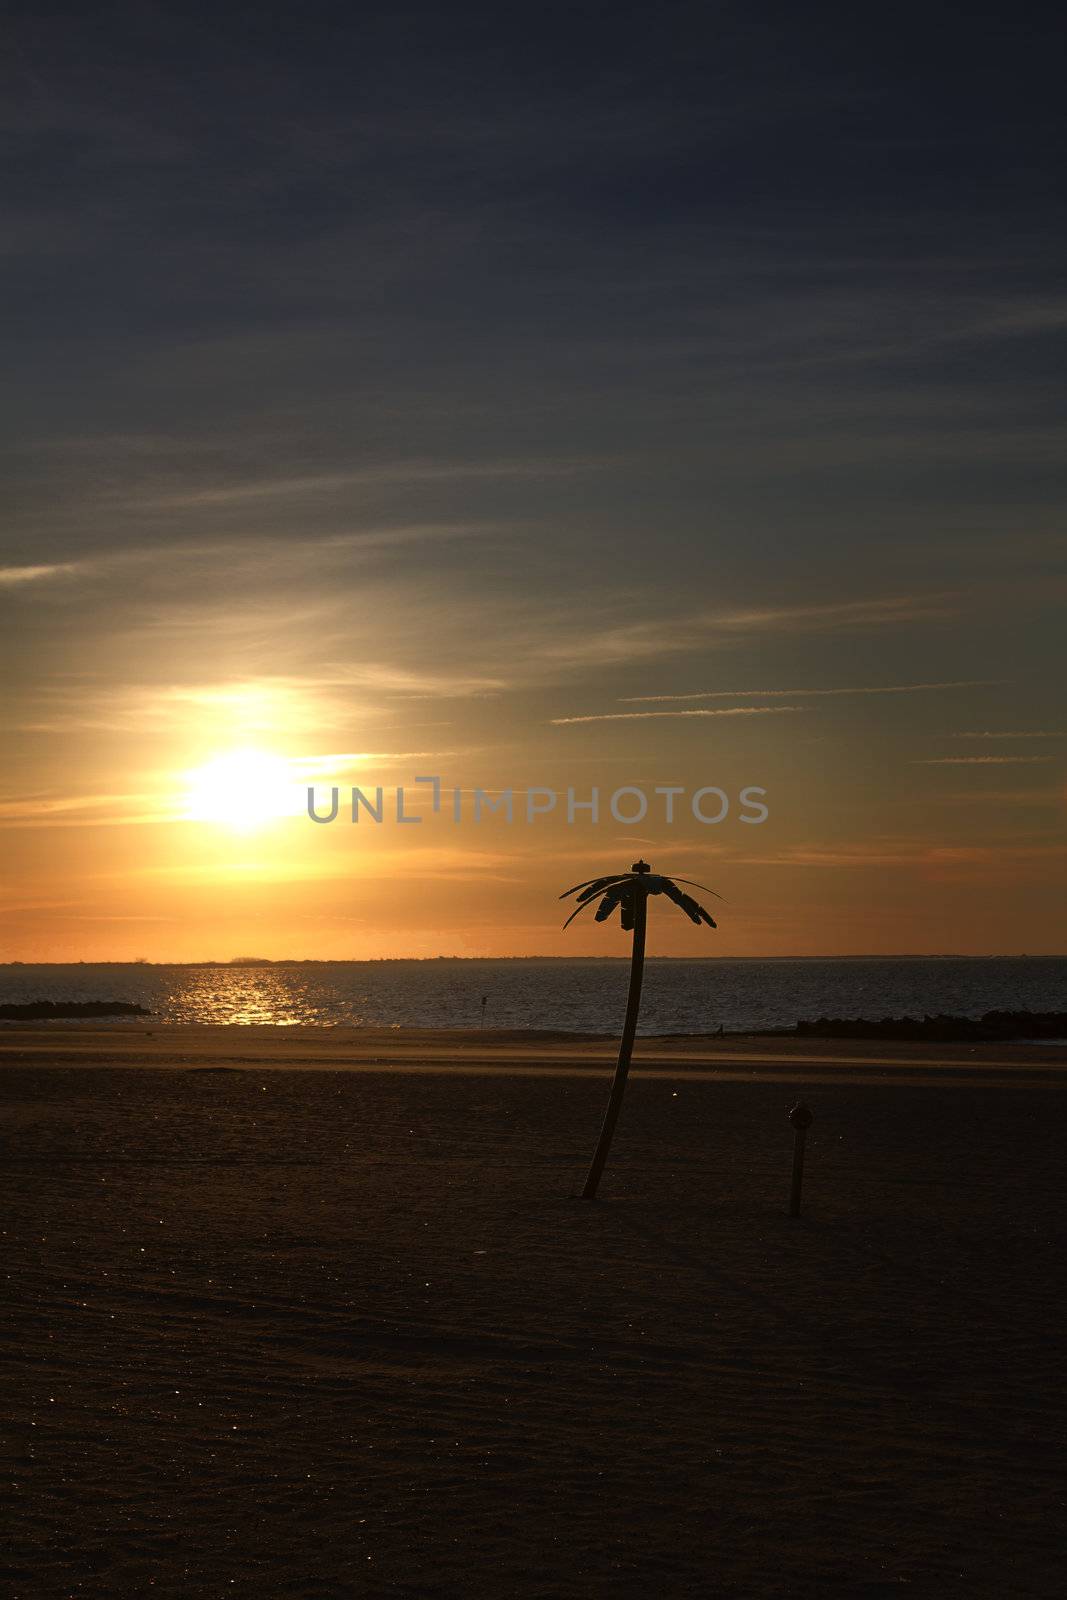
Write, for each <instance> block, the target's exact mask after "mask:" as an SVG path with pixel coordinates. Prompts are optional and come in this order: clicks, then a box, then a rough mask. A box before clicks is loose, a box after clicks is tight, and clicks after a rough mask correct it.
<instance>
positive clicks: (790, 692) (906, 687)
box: [619, 678, 1052, 739]
mask: <svg viewBox="0 0 1067 1600" xmlns="http://www.w3.org/2000/svg"><path fill="white" fill-rule="evenodd" d="M1004 681H1005V680H1004V679H1002V678H961V679H959V680H956V681H953V682H951V683H886V684H874V685H871V686H868V687H864V688H856V689H848V688H833V689H698V690H695V691H694V692H692V693H690V694H630V695H622V696H620V699H619V704H620V705H646V704H649V705H650V704H652V703H653V702H657V703H658V702H665V701H668V700H670V701H675V700H774V699H783V700H788V699H793V698H794V697H795V696H797V695H800V696H803V697H806V698H811V697H813V696H816V695H839V694H844V695H856V694H860V695H863V694H920V693H924V692H927V691H929V690H933V689H987V688H991V687H994V686H995V685H996V684H998V683H1002V682H1004ZM954 737H955V738H958V739H970V738H974V739H978V738H989V739H992V738H996V737H997V735H995V734H963V733H960V734H955V735H954ZM1001 737H1004V738H1009V737H1011V735H1008V734H1005V735H1002V736H1001ZM1033 737H1037V736H1036V735H1034V736H1033ZM1044 737H1049V738H1051V737H1052V735H1045V736H1044Z"/></svg>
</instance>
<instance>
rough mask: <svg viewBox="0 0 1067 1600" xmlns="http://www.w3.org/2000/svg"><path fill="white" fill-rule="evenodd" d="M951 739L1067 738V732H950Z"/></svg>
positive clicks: (1031, 730) (1034, 729) (1041, 730)
mask: <svg viewBox="0 0 1067 1600" xmlns="http://www.w3.org/2000/svg"><path fill="white" fill-rule="evenodd" d="M949 738H950V739H1067V733H1062V732H1060V731H1058V730H1057V731H1055V732H1050V731H1048V730H1047V729H1038V728H1032V729H1030V730H1029V731H1027V730H1026V729H1018V730H1012V731H1011V732H1008V733H989V732H985V733H950V734H949Z"/></svg>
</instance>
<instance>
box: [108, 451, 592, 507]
mask: <svg viewBox="0 0 1067 1600" xmlns="http://www.w3.org/2000/svg"><path fill="white" fill-rule="evenodd" d="M614 462H615V458H614V457H576V458H575V459H573V460H560V459H545V460H541V459H538V458H536V457H531V458H529V459H527V460H519V461H515V460H512V461H424V460H414V461H391V462H382V463H381V464H380V465H377V466H368V467H360V468H356V469H354V470H352V471H347V472H327V473H311V474H303V475H297V476H294V477H288V478H271V477H257V478H255V479H251V480H248V481H245V482H238V483H223V484H215V485H211V486H207V487H203V488H198V489H183V490H181V491H180V492H178V493H172V494H156V495H151V494H150V495H134V496H130V497H124V502H123V503H124V504H126V505H129V506H135V507H137V508H139V509H141V510H147V511H172V510H183V511H184V510H195V509H196V508H197V507H198V506H230V505H239V504H242V503H247V502H256V501H261V500H273V499H278V498H294V497H300V496H303V495H322V494H333V493H336V492H338V491H343V490H345V489H352V488H360V487H362V486H375V487H377V486H380V485H385V486H390V485H394V484H400V485H403V484H405V483H436V482H448V481H452V480H462V479H465V478H518V479H524V478H535V479H540V478H546V477H567V476H570V475H572V474H575V473H581V472H592V471H597V470H599V469H602V468H605V467H609V466H611V465H613V464H614Z"/></svg>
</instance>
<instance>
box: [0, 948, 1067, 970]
mask: <svg viewBox="0 0 1067 1600" xmlns="http://www.w3.org/2000/svg"><path fill="white" fill-rule="evenodd" d="M647 960H648V962H649V963H655V962H672V963H675V962H684V963H686V964H688V965H695V964H697V963H707V964H709V965H713V964H716V963H721V962H724V961H758V962H768V961H781V962H794V961H1067V951H1046V952H1037V953H1035V954H1033V955H1031V954H1029V953H1028V952H1026V953H1019V952H1012V951H1008V952H1006V953H1003V954H998V953H997V952H995V951H989V952H986V953H985V954H983V955H960V954H958V953H956V952H955V951H952V950H938V951H935V952H934V953H933V954H930V955H923V954H921V953H916V952H914V951H911V952H908V951H900V952H896V953H894V954H892V955H877V954H871V953H865V954H860V955H846V956H842V955H832V954H831V955H819V956H722V955H703V956H657V955H653V956H649V957H647ZM504 961H528V962H533V961H537V962H542V963H549V962H553V963H558V964H559V965H570V966H573V965H574V964H575V963H577V962H583V963H584V962H590V961H595V962H598V963H602V962H613V963H615V964H616V965H620V964H621V965H626V966H629V963H630V957H629V956H628V955H618V956H607V955H605V956H279V957H278V958H277V959H273V958H271V957H267V956H263V957H259V956H257V957H248V958H244V959H235V960H232V961H140V960H137V961H84V960H79V961H0V971H5V970H6V969H8V968H10V967H56V968H67V967H149V968H155V967H182V968H187V969H195V968H209V969H211V970H219V971H232V970H235V969H236V970H241V969H244V970H248V969H253V970H254V969H255V968H257V967H349V966H355V967H360V966H368V967H369V966H376V967H388V966H412V965H416V964H417V965H419V966H434V965H438V964H440V963H444V962H455V963H456V964H460V963H462V964H464V965H478V964H484V963H486V962H504Z"/></svg>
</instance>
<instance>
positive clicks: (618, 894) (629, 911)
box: [560, 861, 715, 1200]
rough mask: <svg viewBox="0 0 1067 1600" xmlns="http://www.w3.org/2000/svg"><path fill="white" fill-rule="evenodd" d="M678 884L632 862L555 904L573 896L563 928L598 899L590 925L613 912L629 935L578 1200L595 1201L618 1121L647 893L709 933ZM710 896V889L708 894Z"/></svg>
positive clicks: (699, 909)
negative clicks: (603, 1101) (604, 1082)
mask: <svg viewBox="0 0 1067 1600" xmlns="http://www.w3.org/2000/svg"><path fill="white" fill-rule="evenodd" d="M678 883H692V880H691V879H690V878H679V879H678ZM678 883H675V882H674V881H673V880H672V879H671V878H667V877H664V876H663V874H662V873H654V872H653V871H652V868H651V867H650V866H649V864H648V862H647V861H635V862H634V864H633V866H632V867H631V868H630V870H629V872H613V873H610V874H609V875H608V876H607V877H603V878H590V879H589V881H588V882H587V883H576V884H575V886H574V888H573V889H565V890H564V892H563V893H562V894H561V895H560V899H561V900H566V898H567V897H568V895H572V894H573V895H577V896H578V907H577V910H575V911H572V912H571V914H570V916H569V917H568V918H567V921H566V922H565V923H564V924H563V926H564V927H566V926H567V924H568V923H570V922H573V921H574V919H575V917H576V916H577V915H578V913H579V912H581V911H584V910H585V908H586V907H587V906H590V905H592V904H593V902H594V901H595V900H599V901H600V904H599V906H598V907H597V910H596V913H595V916H594V919H593V920H594V921H595V922H605V921H606V920H607V919H608V917H610V916H611V913H612V912H613V911H614V910H616V908H617V909H618V911H619V915H620V919H621V921H622V925H623V927H624V928H625V930H626V931H627V933H632V934H633V946H632V949H631V954H630V989H629V993H628V995H627V997H626V1021H625V1022H624V1024H623V1029H622V1042H621V1043H620V1045H619V1060H618V1065H617V1066H616V1068H615V1078H614V1081H613V1082H612V1085H611V1094H610V1095H609V1097H608V1109H607V1112H606V1113H605V1116H604V1125H603V1127H602V1128H601V1130H600V1138H599V1139H598V1140H597V1147H596V1150H595V1151H594V1152H593V1162H592V1165H591V1166H590V1168H589V1176H588V1177H587V1178H586V1180H585V1188H584V1189H583V1190H582V1199H583V1200H595V1199H596V1192H597V1188H598V1186H599V1184H600V1178H601V1175H602V1173H603V1171H604V1165H605V1163H606V1161H607V1159H608V1151H609V1150H610V1149H611V1140H612V1137H613V1135H614V1133H615V1124H616V1123H617V1122H618V1120H619V1112H620V1111H621V1110H622V1097H623V1091H624V1090H625V1088H626V1077H627V1074H628V1073H629V1071H630V1057H631V1055H632V1054H633V1047H634V1036H635V1035H636V1033H637V1014H638V1012H639V1011H640V1009H641V978H642V975H643V973H644V969H645V925H646V913H647V910H648V897H649V895H650V894H665V895H666V896H667V898H668V900H673V902H674V904H675V905H676V906H679V907H680V908H681V910H683V911H684V912H685V914H686V916H687V917H688V918H689V920H690V921H691V922H695V923H696V924H697V925H698V926H699V925H700V923H702V922H706V923H707V925H708V927H709V928H714V926H715V924H714V922H713V921H712V919H711V917H709V916H708V913H707V912H706V911H705V910H704V907H703V906H701V905H698V904H697V902H696V901H695V900H694V899H693V897H692V895H689V894H686V893H685V891H684V890H682V889H679V887H678ZM692 886H693V888H694V889H703V888H704V887H705V886H704V884H702V883H694V884H693V885H692ZM708 892H709V893H710V894H714V893H715V890H714V889H711V890H709V891H708Z"/></svg>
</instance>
